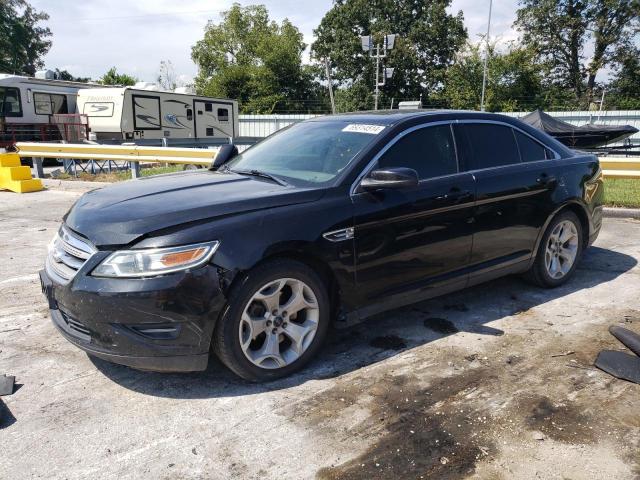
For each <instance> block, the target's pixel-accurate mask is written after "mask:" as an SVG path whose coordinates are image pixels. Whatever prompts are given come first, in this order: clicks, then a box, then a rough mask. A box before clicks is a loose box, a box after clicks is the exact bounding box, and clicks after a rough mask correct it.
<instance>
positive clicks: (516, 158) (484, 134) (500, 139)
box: [459, 123, 520, 170]
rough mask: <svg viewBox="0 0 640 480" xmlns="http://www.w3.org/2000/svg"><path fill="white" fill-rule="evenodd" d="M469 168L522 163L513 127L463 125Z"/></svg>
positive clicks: (465, 155)
mask: <svg viewBox="0 0 640 480" xmlns="http://www.w3.org/2000/svg"><path fill="white" fill-rule="evenodd" d="M459 131H461V132H462V136H463V137H464V139H466V145H465V144H464V142H462V143H463V145H462V151H463V153H464V155H463V157H464V161H465V167H466V169H467V170H478V169H481V168H491V167H501V166H503V165H513V164H515V163H520V154H519V152H518V146H517V145H516V139H515V137H514V135H513V130H512V129H511V127H506V126H503V125H494V124H490V123H478V124H465V125H461V128H460V130H459Z"/></svg>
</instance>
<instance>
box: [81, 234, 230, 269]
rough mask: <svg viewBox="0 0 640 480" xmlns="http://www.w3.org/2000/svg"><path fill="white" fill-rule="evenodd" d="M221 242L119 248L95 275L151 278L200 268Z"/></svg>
mask: <svg viewBox="0 0 640 480" xmlns="http://www.w3.org/2000/svg"><path fill="white" fill-rule="evenodd" d="M218 245H220V243H219V242H217V241H216V242H208V243H197V244H195V245H185V246H183V247H171V248H153V249H148V250H143V249H140V250H119V251H117V252H113V253H112V254H111V255H109V256H108V257H107V258H106V259H104V260H103V262H102V263H101V264H100V265H98V266H97V267H96V268H95V269H94V270H93V272H91V275H93V276H94V277H123V278H127V277H150V276H154V275H162V274H165V273H172V272H178V271H180V270H186V269H188V268H195V267H199V266H200V265H204V264H205V263H207V262H208V261H209V259H210V258H211V257H212V256H213V254H214V253H215V252H216V250H217V249H218Z"/></svg>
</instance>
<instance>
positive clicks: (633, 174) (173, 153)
mask: <svg viewBox="0 0 640 480" xmlns="http://www.w3.org/2000/svg"><path fill="white" fill-rule="evenodd" d="M16 147H17V153H18V155H20V157H23V158H24V157H32V158H34V160H35V161H34V164H37V165H34V166H36V178H41V177H42V176H44V175H42V159H43V158H55V159H68V160H106V161H125V162H128V163H129V164H130V165H131V167H132V168H131V171H132V177H133V178H136V177H137V176H139V173H140V170H139V167H140V162H155V163H174V164H183V165H210V164H211V162H212V161H213V159H214V158H215V156H216V154H217V152H218V149H217V148H176V147H145V146H139V145H98V144H95V145H94V144H91V145H86V144H68V143H37V142H21V143H17V144H16ZM600 166H601V167H602V170H603V174H604V176H605V178H632V179H640V159H637V158H627V157H613V156H607V157H600Z"/></svg>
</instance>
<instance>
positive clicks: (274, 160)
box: [226, 121, 384, 186]
mask: <svg viewBox="0 0 640 480" xmlns="http://www.w3.org/2000/svg"><path fill="white" fill-rule="evenodd" d="M383 129H384V127H382V126H378V125H360V124H348V123H346V122H338V121H315V122H302V123H297V124H295V125H293V126H291V127H289V128H287V129H285V130H281V131H280V132H278V133H276V134H274V135H272V136H271V137H269V138H267V139H265V140H263V141H262V142H260V143H258V144H257V145H255V146H254V147H251V148H250V149H248V150H247V151H245V152H243V153H242V154H241V155H238V156H237V157H235V158H233V159H232V160H230V161H229V162H228V163H227V165H226V166H227V167H228V168H230V169H231V170H232V171H238V172H239V171H245V172H248V171H251V170H258V171H260V172H263V173H267V174H270V175H273V176H275V177H278V178H280V179H283V180H284V181H286V182H287V183H291V184H293V185H296V186H311V185H319V184H328V183H330V182H331V181H333V179H334V178H335V177H336V176H337V175H338V174H340V173H341V172H342V171H343V170H344V169H345V167H346V166H347V165H348V164H349V162H351V160H353V158H354V157H355V156H356V154H357V153H358V152H360V151H361V150H362V149H363V148H364V147H365V146H366V145H367V144H368V143H370V142H371V141H372V140H373V139H374V138H375V136H376V134H377V133H380V132H381V131H382V130H383Z"/></svg>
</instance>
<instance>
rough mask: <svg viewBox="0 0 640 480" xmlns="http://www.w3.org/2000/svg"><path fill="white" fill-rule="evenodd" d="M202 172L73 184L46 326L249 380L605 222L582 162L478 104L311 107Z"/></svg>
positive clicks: (285, 371)
mask: <svg viewBox="0 0 640 480" xmlns="http://www.w3.org/2000/svg"><path fill="white" fill-rule="evenodd" d="M234 153H236V152H235V151H234V150H233V148H226V149H224V150H223V151H222V152H221V154H219V156H218V157H217V158H216V160H215V161H214V165H213V166H212V168H211V169H209V170H197V171H186V172H183V173H177V174H169V175H161V176H155V177H147V178H142V179H138V180H132V181H128V182H123V183H121V184H117V185H113V186H110V187H107V188H102V189H99V190H94V191H91V192H89V193H86V194H85V195H84V196H82V197H81V198H80V199H79V201H78V202H77V203H76V204H75V205H74V206H73V207H72V208H71V210H70V211H69V212H68V213H67V215H66V216H65V217H64V222H63V224H62V225H61V227H60V229H59V231H58V233H57V234H56V236H55V238H54V239H53V240H52V242H51V244H50V246H49V253H48V257H47V260H46V265H45V268H44V269H43V270H42V271H41V272H40V278H41V282H42V288H43V292H44V293H45V294H46V297H47V299H48V302H49V308H50V312H51V317H52V319H53V323H54V325H55V326H56V327H57V328H58V330H59V331H60V333H61V334H62V335H63V336H64V337H66V338H67V339H68V340H69V341H70V342H72V343H73V344H75V345H76V346H78V347H79V348H81V349H83V350H85V351H86V352H88V353H89V354H90V355H94V356H97V357H100V358H103V359H106V360H108V361H111V362H115V363H119V364H124V365H129V366H131V367H134V368H138V369H143V370H155V371H197V370H204V369H206V367H207V364H208V361H209V357H210V354H211V352H214V353H215V354H216V355H217V356H218V357H219V358H220V360H221V361H222V363H223V364H224V365H226V366H227V367H228V368H230V369H231V370H232V371H233V372H235V373H236V374H238V375H240V376H241V377H243V378H245V379H248V380H251V381H265V380H271V379H276V378H280V377H283V376H286V375H289V374H291V373H292V372H294V371H296V370H298V369H300V368H301V367H302V366H304V365H305V364H306V363H307V362H308V361H309V360H310V359H312V358H313V357H314V355H316V354H317V353H318V351H319V349H320V348H321V345H322V342H323V340H324V339H325V337H326V336H327V332H328V330H329V328H330V326H331V325H332V324H344V325H346V324H350V323H352V322H356V321H360V320H362V319H364V318H366V317H369V316H371V315H373V314H376V313H380V312H383V311H385V310H389V309H393V308H398V307H400V306H403V305H407V304H410V303H414V302H418V301H421V300H424V299H428V298H431V297H434V296H438V295H442V294H445V293H448V292H451V291H454V290H459V289H463V288H466V287H469V286H472V285H475V284H478V283H480V282H484V281H487V280H491V279H493V278H497V277H500V276H503V275H508V274H524V275H525V276H526V277H527V278H529V279H530V280H531V281H532V282H533V283H534V284H537V285H539V286H542V287H556V286H558V285H561V284H563V283H564V282H566V281H567V280H569V278H570V277H571V276H572V275H573V273H574V272H575V269H576V267H577V265H578V263H579V261H580V257H581V255H582V252H583V251H584V249H586V248H587V247H588V246H589V245H590V244H591V243H592V242H593V241H594V240H595V239H596V237H597V235H598V232H599V230H600V226H601V220H602V201H603V184H602V172H601V170H600V166H599V164H598V159H597V158H596V157H595V156H593V155H590V154H584V153H578V152H575V151H572V150H570V149H568V148H567V147H566V146H564V145H562V144H561V143H559V142H558V141H556V140H554V139H553V138H551V137H549V136H548V135H546V134H545V133H543V132H540V131H538V130H536V129H534V128H532V127H530V126H528V125H526V124H524V123H522V122H520V121H518V120H516V119H514V118H510V117H506V116H501V115H495V114H487V113H477V112H454V111H440V112H438V111H433V112H426V111H416V112H402V113H401V112H398V111H397V110H396V111H389V112H365V113H360V114H345V115H335V116H327V117H318V118H314V119H311V120H307V121H304V122H300V123H297V124H295V125H293V126H291V127H289V128H286V129H283V130H281V131H279V132H277V133H276V134H274V135H272V136H270V137H268V138H267V139H265V140H263V141H261V142H260V143H258V144H256V145H254V146H253V147H251V148H249V149H248V150H246V151H244V152H242V153H241V154H235V155H234Z"/></svg>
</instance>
